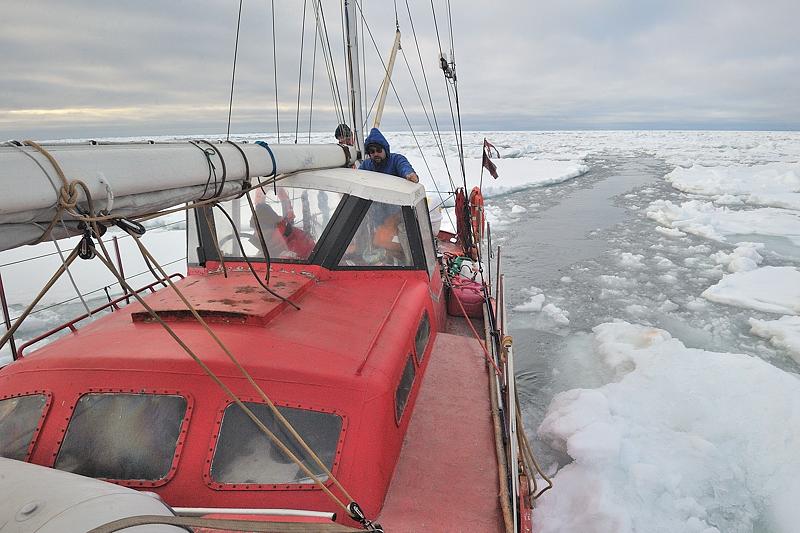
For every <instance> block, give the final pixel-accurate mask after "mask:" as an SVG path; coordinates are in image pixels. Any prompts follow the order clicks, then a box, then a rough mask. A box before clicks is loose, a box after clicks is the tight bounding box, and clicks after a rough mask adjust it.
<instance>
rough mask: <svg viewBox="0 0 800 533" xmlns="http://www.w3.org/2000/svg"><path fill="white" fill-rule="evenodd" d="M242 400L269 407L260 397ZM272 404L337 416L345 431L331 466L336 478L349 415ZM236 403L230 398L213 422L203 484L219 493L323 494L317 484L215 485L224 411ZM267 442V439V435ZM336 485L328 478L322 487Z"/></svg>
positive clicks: (293, 404)
mask: <svg viewBox="0 0 800 533" xmlns="http://www.w3.org/2000/svg"><path fill="white" fill-rule="evenodd" d="M239 399H240V400H241V401H242V403H258V404H261V405H267V403H266V402H265V401H264V399H263V398H261V397H255V396H250V397H243V396H240V397H239ZM272 403H274V404H275V407H289V408H292V409H302V410H305V411H313V412H315V413H326V414H332V415H336V416H338V417H339V418H340V419H341V421H342V429H341V431H340V432H339V439H338V440H337V441H336V451H335V452H334V454H333V464H332V465H331V468H330V471H331V474H333V476H334V477H336V476H337V474H338V470H339V466H340V464H341V461H342V451H343V449H344V439H345V436H346V435H347V424H348V420H347V418H348V417H347V415H345V414H344V413H343V412H342V411H340V410H338V409H331V408H329V407H322V406H317V405H311V404H307V403H299V402H280V401H273V402H272ZM235 404H236V402H234V401H233V400H232V399H230V398H226V400H225V402H224V403H223V405H222V407H221V408H219V409H217V415H216V418H215V419H214V428H213V431H212V432H211V439H210V441H209V444H208V454H207V456H206V464H205V466H204V467H203V481H204V482H205V484H206V486H207V487H209V488H210V489H212V490H220V491H228V490H234V491H274V490H280V491H286V490H298V491H309V490H322V489H320V488H319V485H317V484H316V483H313V482H312V483H221V482H219V481H215V480H214V478H212V477H211V465H212V464H213V462H214V454H215V452H216V451H217V445H218V444H219V435H220V429H221V428H222V420H223V418H224V417H225V411H226V410H227V409H228V407H230V406H231V405H235ZM264 438H268V437H267V436H266V435H264ZM333 483H334V480H333V478H330V477H329V478H328V479H326V480H325V481H324V482H323V485H325V486H326V487H329V486H331V485H332V484H333Z"/></svg>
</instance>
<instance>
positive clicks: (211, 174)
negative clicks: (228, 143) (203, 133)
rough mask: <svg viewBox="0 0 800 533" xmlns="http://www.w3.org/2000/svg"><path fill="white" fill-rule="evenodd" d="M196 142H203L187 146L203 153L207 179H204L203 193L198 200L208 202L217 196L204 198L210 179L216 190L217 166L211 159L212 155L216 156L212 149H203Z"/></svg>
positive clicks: (193, 142)
mask: <svg viewBox="0 0 800 533" xmlns="http://www.w3.org/2000/svg"><path fill="white" fill-rule="evenodd" d="M198 142H203V141H189V144H191V145H192V146H194V147H195V148H197V149H198V150H200V151H201V152H203V155H204V156H205V158H206V164H207V165H208V178H207V179H206V185H205V187H204V188H203V193H202V194H201V195H200V200H210V199H212V198H215V197H216V196H217V195H216V194H213V195H211V197H209V198H206V193H207V192H208V186H209V185H210V184H211V178H214V191H215V192H216V190H217V166H216V165H215V164H214V161H213V160H212V159H211V156H212V155H215V154H216V151H215V150H214V147H213V146H212V147H211V148H203V147H202V146H200V145H199V144H198Z"/></svg>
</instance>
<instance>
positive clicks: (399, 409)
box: [394, 354, 417, 424]
mask: <svg viewBox="0 0 800 533" xmlns="http://www.w3.org/2000/svg"><path fill="white" fill-rule="evenodd" d="M416 374H417V369H416V367H414V359H413V357H412V356H411V354H408V360H407V361H406V366H405V368H404V369H403V375H402V376H400V384H399V385H398V386H397V391H395V393H394V410H395V417H396V421H397V423H398V424H399V423H400V419H401V418H402V417H403V411H405V409H406V404H407V403H408V396H409V394H411V386H412V385H413V384H414V376H415V375H416Z"/></svg>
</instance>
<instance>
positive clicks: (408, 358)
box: [394, 351, 419, 427]
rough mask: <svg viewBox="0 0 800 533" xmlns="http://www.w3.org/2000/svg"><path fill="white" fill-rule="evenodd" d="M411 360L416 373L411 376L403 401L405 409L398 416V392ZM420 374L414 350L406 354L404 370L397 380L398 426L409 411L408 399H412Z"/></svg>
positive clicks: (395, 396) (395, 401)
mask: <svg viewBox="0 0 800 533" xmlns="http://www.w3.org/2000/svg"><path fill="white" fill-rule="evenodd" d="M409 362H410V363H411V368H412V370H413V371H414V375H413V376H412V377H411V386H410V387H408V394H407V395H406V399H405V402H404V403H403V409H402V411H400V413H399V416H398V412H397V408H398V404H397V393H398V392H399V391H400V386H401V385H402V383H403V377H404V376H405V374H406V369H407V368H408V367H409V364H408V363H409ZM418 374H419V365H418V364H417V358H416V357H415V356H414V353H413V351H409V352H408V355H407V356H406V361H405V363H404V364H403V367H402V370H401V371H400V376H399V378H398V380H397V386H396V387H395V388H394V422H395V424H396V425H397V427H400V423H401V422H402V421H403V415H404V414H405V413H406V411H407V408H408V401H409V400H410V399H411V393H412V392H414V385H415V384H416V382H417V375H418Z"/></svg>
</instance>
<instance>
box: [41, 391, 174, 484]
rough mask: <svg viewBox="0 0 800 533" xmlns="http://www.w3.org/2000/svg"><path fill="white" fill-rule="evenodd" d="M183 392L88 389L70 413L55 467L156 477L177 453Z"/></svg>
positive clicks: (127, 477)
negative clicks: (158, 392)
mask: <svg viewBox="0 0 800 533" xmlns="http://www.w3.org/2000/svg"><path fill="white" fill-rule="evenodd" d="M186 405H187V401H186V398H184V397H182V396H172V395H156V394H123V393H102V394H101V393H91V394H85V395H83V396H81V398H80V399H79V400H78V404H77V405H76V406H75V411H74V412H73V413H72V418H71V419H70V422H69V426H68V427H67V433H66V435H65V436H64V442H63V443H62V445H61V449H60V450H59V452H58V457H57V458H56V462H55V465H54V467H55V468H57V469H59V470H65V471H67V472H74V473H76V474H81V475H84V476H89V477H95V478H103V479H113V480H148V481H156V480H161V479H164V478H166V477H167V474H169V471H170V467H171V466H172V463H173V460H174V458H175V450H176V447H177V443H178V437H179V435H180V430H181V426H182V424H183V420H184V417H185V414H186Z"/></svg>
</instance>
